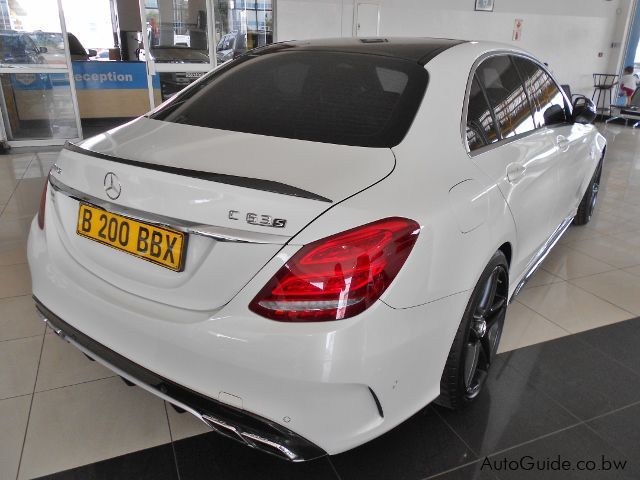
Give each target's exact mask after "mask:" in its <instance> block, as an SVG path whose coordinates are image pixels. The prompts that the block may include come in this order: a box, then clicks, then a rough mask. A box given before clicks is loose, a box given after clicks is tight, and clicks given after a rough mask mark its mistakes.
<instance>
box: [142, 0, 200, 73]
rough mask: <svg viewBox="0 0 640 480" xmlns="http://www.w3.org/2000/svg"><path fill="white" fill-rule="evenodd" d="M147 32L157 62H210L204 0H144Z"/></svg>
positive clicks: (152, 55) (150, 47)
mask: <svg viewBox="0 0 640 480" xmlns="http://www.w3.org/2000/svg"><path fill="white" fill-rule="evenodd" d="M145 13H146V19H147V24H146V34H147V37H148V41H149V50H150V56H151V58H153V60H154V61H155V62H157V63H209V47H208V43H207V6H206V1H205V0H146V1H145Z"/></svg>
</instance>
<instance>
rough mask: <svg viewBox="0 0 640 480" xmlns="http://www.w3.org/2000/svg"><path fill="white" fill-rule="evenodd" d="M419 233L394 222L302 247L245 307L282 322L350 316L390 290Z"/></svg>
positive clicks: (400, 220) (409, 224)
mask: <svg viewBox="0 0 640 480" xmlns="http://www.w3.org/2000/svg"><path fill="white" fill-rule="evenodd" d="M419 233H420V226H419V225H418V224H417V223H416V222H414V221H413V220H408V219H406V218H398V217H393V218H385V219H383V220H378V221H377V222H373V223H369V224H367V225H363V226H361V227H358V228H354V229H352V230H347V231H346V232H342V233H339V234H337V235H333V236H331V237H327V238H323V239H322V240H318V241H316V242H313V243H310V244H308V245H305V246H304V247H302V248H301V249H300V250H299V251H298V252H297V253H296V254H295V255H293V257H291V259H290V260H289V261H288V262H287V263H286V264H285V265H284V266H283V267H282V268H281V269H280V270H279V271H278V273H276V274H275V275H274V276H273V278H272V279H271V280H270V281H269V282H268V283H267V284H266V285H265V286H264V288H263V289H262V290H261V291H260V293H258V295H256V297H255V298H254V299H253V301H252V302H251V304H250V305H249V308H250V309H251V310H252V311H254V312H255V313H257V314H259V315H262V316H264V317H267V318H271V319H273V320H280V321H284V322H321V321H326V320H340V319H343V318H349V317H353V316H354V315H357V314H358V313H360V312H362V311H363V310H365V309H366V308H368V307H369V306H370V305H371V304H373V302H375V301H376V300H377V299H378V298H380V295H382V293H383V292H384V291H385V290H386V289H387V287H389V285H390V284H391V282H392V281H393V279H394V278H395V277H396V275H397V274H398V272H399V271H400V269H401V268H402V265H404V262H405V261H406V260H407V257H408V256H409V253H411V249H412V248H413V245H414V244H415V243H416V240H417V239H418V234H419Z"/></svg>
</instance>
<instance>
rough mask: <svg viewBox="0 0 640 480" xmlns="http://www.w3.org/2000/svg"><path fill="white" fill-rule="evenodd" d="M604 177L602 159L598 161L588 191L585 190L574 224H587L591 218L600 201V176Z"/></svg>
mask: <svg viewBox="0 0 640 480" xmlns="http://www.w3.org/2000/svg"><path fill="white" fill-rule="evenodd" d="M601 177H602V160H600V163H598V166H597V167H596V171H595V172H594V173H593V177H591V181H590V182H589V186H588V187H587V191H586V192H584V196H583V197H582V200H580V205H578V213H576V216H575V217H573V224H574V225H586V224H587V223H589V220H591V216H592V215H593V211H594V210H595V208H596V203H597V201H598V191H599V190H600V178H601Z"/></svg>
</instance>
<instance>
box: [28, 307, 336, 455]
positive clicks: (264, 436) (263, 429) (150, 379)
mask: <svg viewBox="0 0 640 480" xmlns="http://www.w3.org/2000/svg"><path fill="white" fill-rule="evenodd" d="M33 298H34V300H35V302H36V308H37V309H38V311H39V312H40V314H41V315H42V317H43V319H44V321H45V322H46V323H47V324H48V325H49V326H50V327H51V328H52V329H53V331H54V332H55V333H56V334H57V335H58V336H60V337H62V338H64V339H65V340H67V341H68V342H69V343H71V344H73V345H74V346H76V347H77V348H79V349H80V350H82V351H83V352H84V353H86V354H87V355H89V356H91V357H92V358H95V359H96V360H98V361H99V362H100V363H102V364H104V365H105V366H106V367H107V368H109V369H111V370H113V371H115V372H116V373H118V374H120V375H122V376H123V377H125V378H126V379H127V380H129V381H131V382H133V383H135V384H137V385H138V386H140V387H142V388H144V389H145V390H148V391H150V392H152V393H154V394H156V395H158V396H160V397H162V398H163V399H165V400H167V401H169V402H171V403H173V404H174V405H176V406H179V407H181V408H183V409H185V410H187V411H189V412H190V413H192V414H193V415H195V416H196V417H198V418H199V419H200V420H202V421H203V422H204V423H206V424H207V425H208V426H209V427H210V428H211V429H213V430H215V431H216V432H218V433H220V434H222V435H225V436H227V437H230V438H232V439H234V440H237V441H240V442H242V443H244V444H246V445H248V446H250V447H253V448H257V449H259V450H263V451H265V452H267V453H271V454H273V455H276V456H279V457H282V458H284V459H286V460H290V461H294V462H297V461H305V460H312V459H314V458H318V457H321V456H324V455H326V452H325V451H324V450H322V449H321V448H320V447H318V446H317V445H314V444H313V443H311V442H310V441H308V440H306V439H304V438H302V437H301V436H300V435H298V434H296V433H295V432H292V431H291V430H289V429H287V428H285V427H283V426H281V425H278V424H276V423H274V422H271V421H269V420H267V419H266V418H262V417H260V416H258V415H254V414H252V413H249V412H246V411H244V410H240V409H238V408H234V407H232V406H230V405H226V404H224V403H222V402H219V401H216V400H213V399H211V398H208V397H205V396H204V395H201V394H199V393H197V392H194V391H193V390H190V389H188V388H186V387H183V386H181V385H178V384H177V383H175V382H172V381H171V380H168V379H166V378H163V377H162V376H160V375H158V374H156V373H153V372H152V371H150V370H147V369H146V368H144V367H142V366H140V365H138V364H136V363H134V362H132V361H131V360H128V359H127V358H125V357H123V356H122V355H120V354H118V353H116V352H114V351H113V350H111V349H109V348H107V347H105V346H104V345H102V344H100V343H98V342H96V341H95V340H93V339H92V338H90V337H88V336H87V335H85V334H83V333H82V332H80V331H79V330H78V329H76V328H74V327H72V326H71V325H69V324H68V323H66V322H65V321H64V320H62V319H61V318H60V317H58V316H57V315H56V314H55V313H53V312H52V311H50V310H49V309H48V308H47V307H45V306H44V305H43V304H42V303H41V302H40V301H39V300H38V299H37V298H36V297H33Z"/></svg>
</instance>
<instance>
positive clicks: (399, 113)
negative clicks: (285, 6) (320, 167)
mask: <svg viewBox="0 0 640 480" xmlns="http://www.w3.org/2000/svg"><path fill="white" fill-rule="evenodd" d="M230 67H231V68H225V67H223V68H222V69H220V70H217V71H215V72H213V73H212V74H210V75H209V76H208V78H205V79H204V80H203V81H202V82H200V83H198V84H196V85H194V86H193V87H192V88H189V89H187V90H185V91H184V92H183V93H182V94H179V96H178V97H176V98H175V99H174V100H173V101H172V102H170V103H168V104H167V105H165V106H164V107H162V108H160V109H159V110H157V111H156V112H154V113H153V114H152V115H151V118H154V119H156V120H164V121H167V122H174V123H181V124H187V125H195V126H199V127H209V128H217V129H222V130H232V131H237V132H246V133H254V134H259V135H269V136H274V137H286V138H295V139H300V140H310V141H315V142H325V143H336V144H343V145H356V146H363V147H392V146H395V145H397V144H398V143H400V141H401V140H402V139H403V138H404V136H405V134H406V133H407V130H408V129H409V127H410V126H411V123H412V122H413V119H414V117H415V114H416V111H417V109H418V107H419V106H420V102H421V100H422V97H423V96H424V92H425V89H426V86H427V72H426V70H425V69H424V68H423V67H421V66H420V65H418V64H416V63H413V62H410V61H406V60H401V59H396V58H391V57H384V56H377V55H363V54H350V53H331V52H281V53H270V54H267V55H262V56H254V57H245V58H240V59H238V60H237V61H236V62H234V64H233V65H232V66H230Z"/></svg>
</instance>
